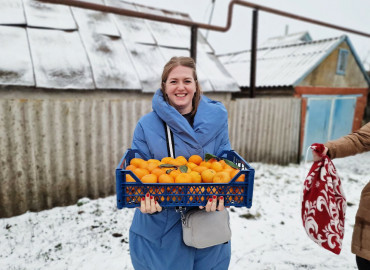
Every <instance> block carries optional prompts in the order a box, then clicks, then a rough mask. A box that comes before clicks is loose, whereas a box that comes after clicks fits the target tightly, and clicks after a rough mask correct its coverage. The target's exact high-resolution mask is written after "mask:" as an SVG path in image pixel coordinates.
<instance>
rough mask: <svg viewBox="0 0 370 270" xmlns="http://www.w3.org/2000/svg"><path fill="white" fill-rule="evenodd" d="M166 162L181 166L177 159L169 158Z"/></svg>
mask: <svg viewBox="0 0 370 270" xmlns="http://www.w3.org/2000/svg"><path fill="white" fill-rule="evenodd" d="M168 164H171V165H175V166H181V165H183V164H181V162H180V161H179V160H177V159H173V160H171V161H170V162H169V163H168Z"/></svg>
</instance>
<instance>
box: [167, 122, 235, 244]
mask: <svg viewBox="0 0 370 270" xmlns="http://www.w3.org/2000/svg"><path fill="white" fill-rule="evenodd" d="M165 127H166V138H167V150H168V156H170V157H173V158H175V148H174V144H173V134H172V131H171V129H170V128H169V127H168V125H167V124H165ZM176 211H178V212H180V214H181V222H182V238H183V241H184V243H185V245H187V246H191V247H195V248H207V247H211V246H215V245H220V244H225V243H227V242H228V241H230V239H231V229H230V217H229V211H227V209H224V210H223V211H215V212H207V211H206V210H205V209H199V208H196V209H191V210H189V211H186V208H184V207H179V208H178V209H177V210H176Z"/></svg>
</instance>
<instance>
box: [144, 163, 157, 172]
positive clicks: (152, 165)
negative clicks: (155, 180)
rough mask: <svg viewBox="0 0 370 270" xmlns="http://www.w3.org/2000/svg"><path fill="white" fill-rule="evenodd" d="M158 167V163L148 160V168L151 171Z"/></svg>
mask: <svg viewBox="0 0 370 270" xmlns="http://www.w3.org/2000/svg"><path fill="white" fill-rule="evenodd" d="M157 167H158V163H156V162H149V161H148V167H147V168H146V169H147V170H148V171H150V172H151V171H153V170H154V169H155V168H157Z"/></svg>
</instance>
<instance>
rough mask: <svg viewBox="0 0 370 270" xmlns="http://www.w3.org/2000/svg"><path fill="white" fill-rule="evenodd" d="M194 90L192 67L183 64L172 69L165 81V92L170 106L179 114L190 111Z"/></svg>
mask: <svg viewBox="0 0 370 270" xmlns="http://www.w3.org/2000/svg"><path fill="white" fill-rule="evenodd" d="M195 91H196V84H195V80H194V77H193V69H191V68H189V67H184V66H177V67H175V68H174V69H172V71H171V72H170V74H169V75H168V78H167V81H166V83H165V92H166V94H167V96H168V99H169V101H170V105H171V106H173V107H175V109H176V110H178V111H179V112H180V113H181V114H187V113H190V112H191V110H192V101H193V97H194V94H195Z"/></svg>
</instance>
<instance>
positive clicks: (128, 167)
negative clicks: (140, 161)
mask: <svg viewBox="0 0 370 270" xmlns="http://www.w3.org/2000/svg"><path fill="white" fill-rule="evenodd" d="M135 169H136V166H135V165H128V166H127V167H126V169H125V170H128V171H133V170H135Z"/></svg>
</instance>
